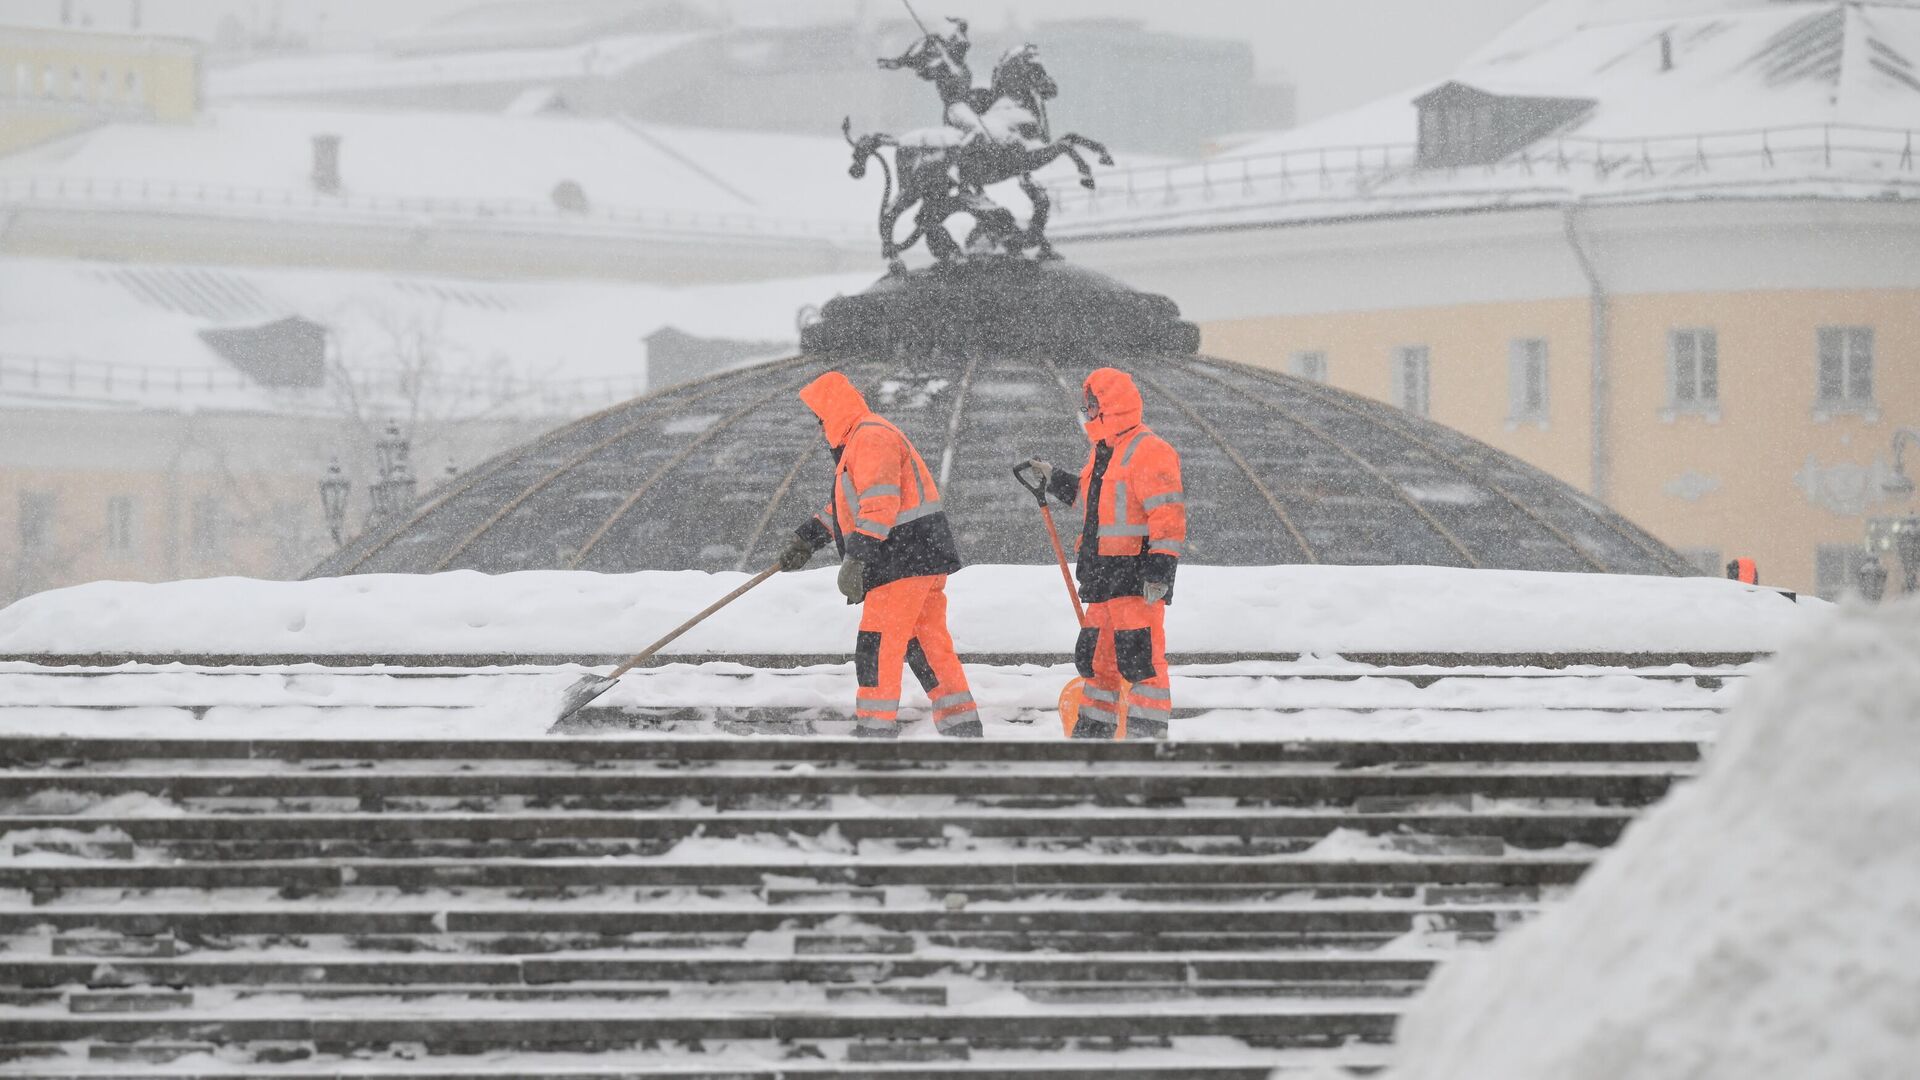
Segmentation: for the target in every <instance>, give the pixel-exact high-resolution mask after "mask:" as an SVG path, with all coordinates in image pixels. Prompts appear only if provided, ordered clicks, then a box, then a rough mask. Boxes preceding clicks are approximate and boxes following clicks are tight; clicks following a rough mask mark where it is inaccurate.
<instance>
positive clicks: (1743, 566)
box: [1727, 555, 1760, 585]
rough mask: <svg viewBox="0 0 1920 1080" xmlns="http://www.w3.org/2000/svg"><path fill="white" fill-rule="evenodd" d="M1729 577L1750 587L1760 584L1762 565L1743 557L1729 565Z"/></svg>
mask: <svg viewBox="0 0 1920 1080" xmlns="http://www.w3.org/2000/svg"><path fill="white" fill-rule="evenodd" d="M1727 576H1728V577H1730V578H1732V579H1733V580H1735V581H1739V582H1744V583H1745V584H1748V585H1758V584H1760V564H1759V563H1756V562H1754V561H1753V560H1752V559H1749V558H1747V557H1746V556H1744V555H1742V556H1741V557H1740V558H1737V559H1734V560H1732V561H1731V562H1729V563H1727Z"/></svg>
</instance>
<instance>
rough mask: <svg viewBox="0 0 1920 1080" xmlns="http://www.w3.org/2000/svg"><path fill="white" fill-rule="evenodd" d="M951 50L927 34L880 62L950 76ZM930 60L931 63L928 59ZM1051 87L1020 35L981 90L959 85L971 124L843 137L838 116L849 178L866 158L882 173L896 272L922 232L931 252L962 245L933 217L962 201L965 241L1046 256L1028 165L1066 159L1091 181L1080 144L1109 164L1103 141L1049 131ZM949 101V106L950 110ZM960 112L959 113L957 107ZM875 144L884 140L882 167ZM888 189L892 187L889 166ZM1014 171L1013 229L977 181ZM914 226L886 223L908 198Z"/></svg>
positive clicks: (887, 236) (1043, 194)
mask: <svg viewBox="0 0 1920 1080" xmlns="http://www.w3.org/2000/svg"><path fill="white" fill-rule="evenodd" d="M952 57H953V51H952V50H951V49H950V48H949V47H948V46H947V43H946V42H945V41H944V39H939V38H937V37H935V36H933V35H929V37H928V40H927V41H926V42H923V43H922V44H921V45H919V46H916V48H915V49H913V50H909V51H908V52H907V53H906V54H905V55H903V56H901V57H900V58H898V59H896V60H891V61H882V62H881V63H882V66H888V67H911V68H913V69H914V70H916V71H918V72H920V73H921V75H922V77H923V78H927V79H929V81H936V80H937V82H938V84H942V85H951V84H952V83H953V81H954V80H953V78H952V72H950V71H948V70H947V69H948V68H951V67H952V66H954V61H953V59H952ZM936 65H937V68H936ZM1059 92H1060V91H1059V87H1058V85H1057V84H1055V83H1054V81H1053V78H1052V77H1051V76H1050V75H1048V74H1047V69H1046V67H1045V65H1043V64H1042V63H1041V62H1040V54H1039V50H1038V49H1036V48H1035V47H1034V46H1032V45H1024V46H1021V47H1020V48H1017V49H1013V50H1010V51H1009V52H1008V53H1007V54H1006V55H1005V56H1003V57H1001V59H1000V62H999V63H998V64H997V65H995V66H994V69H993V84H992V86H991V87H990V88H989V89H987V90H984V91H981V90H971V91H969V100H968V101H967V102H966V104H967V105H968V106H969V107H970V108H969V109H968V110H967V112H970V113H971V114H972V116H970V117H967V119H969V120H972V119H974V118H975V117H977V124H973V125H971V126H972V130H963V129H962V128H960V127H956V126H946V127H938V128H923V129H920V130H917V131H911V132H908V133H906V134H905V135H901V136H897V137H896V136H891V135H884V134H872V135H864V136H861V137H860V138H858V139H855V138H854V137H853V121H852V119H851V118H849V119H847V120H846V121H844V122H842V124H841V125H840V130H841V133H842V134H844V135H845V136H846V139H847V142H848V143H849V144H850V145H851V146H852V147H853V164H852V166H851V167H850V168H849V169H848V170H847V171H848V173H849V174H851V175H852V176H853V177H854V178H855V179H859V178H861V177H864V176H865V175H866V173H867V161H868V159H870V158H871V159H873V160H876V161H878V162H879V163H880V168H881V170H882V172H883V173H884V174H885V176H886V180H887V186H886V191H885V193H884V194H883V195H882V198H881V204H880V250H881V254H882V255H884V256H885V257H886V259H887V261H888V263H889V264H890V265H891V267H892V269H893V270H894V272H896V273H900V272H904V271H905V270H906V264H905V263H904V262H902V261H901V258H900V256H901V253H902V252H903V251H906V250H907V249H909V248H911V247H912V246H913V245H914V243H915V242H916V241H917V240H919V239H920V238H921V237H923V236H924V237H925V239H926V242H927V249H928V250H929V251H931V252H932V253H933V255H934V257H935V258H938V259H941V260H943V261H944V260H948V259H952V258H954V257H955V256H957V255H959V254H960V253H961V251H962V250H963V249H962V248H961V246H960V244H959V243H957V242H956V241H955V240H954V239H953V236H952V234H950V233H949V232H947V230H946V227H945V225H944V224H943V222H944V221H945V220H946V219H947V218H948V217H950V216H951V215H953V214H956V213H959V212H961V211H966V212H968V213H971V214H973V215H974V217H975V219H976V221H977V222H978V225H977V226H976V228H975V229H974V232H973V234H972V235H971V236H969V238H968V241H969V243H968V246H969V247H970V248H976V249H977V248H978V247H979V246H980V245H981V244H982V243H983V242H985V243H989V244H993V245H997V246H999V247H1000V248H1002V249H1004V250H1006V251H1008V252H1011V253H1016V254H1017V253H1019V252H1021V251H1023V250H1025V249H1027V248H1034V249H1035V250H1036V252H1037V254H1038V255H1039V257H1041V258H1053V257H1055V256H1054V253H1053V247H1052V245H1051V244H1049V243H1048V242H1047V237H1046V227H1047V218H1048V215H1049V212H1050V211H1051V209H1052V200H1051V199H1050V198H1049V197H1048V195H1047V190H1046V188H1045V187H1043V186H1041V185H1040V184H1039V183H1038V182H1037V181H1035V180H1034V179H1033V173H1034V172H1036V171H1038V170H1039V169H1042V168H1045V167H1046V166H1047V165H1050V164H1052V163H1053V162H1054V161H1056V160H1058V159H1059V158H1061V157H1063V156H1064V157H1066V158H1068V159H1069V160H1071V161H1072V162H1073V163H1074V166H1075V168H1076V169H1078V171H1079V173H1080V184H1081V186H1082V187H1086V188H1092V187H1093V186H1094V179H1093V168H1092V166H1090V165H1089V164H1088V163H1087V160H1086V159H1085V158H1083V157H1081V156H1080V150H1082V149H1085V150H1088V151H1091V152H1092V153H1094V154H1095V155H1097V160H1098V161H1099V162H1100V164H1102V165H1112V164H1113V157H1112V155H1111V154H1109V153H1108V152H1107V148H1106V147H1105V146H1102V145H1101V144H1100V143H1098V142H1095V141H1094V140H1092V139H1089V138H1086V137H1084V136H1082V135H1078V134H1073V133H1068V134H1066V135H1062V136H1061V137H1060V138H1058V139H1054V138H1052V137H1051V133H1050V132H1049V130H1048V125H1047V119H1046V116H1047V112H1046V103H1047V102H1048V101H1049V100H1051V99H1053V98H1054V97H1056V96H1058V94H1059ZM952 111H953V110H951V108H949V112H950V114H951V112H952ZM963 115H964V114H963ZM881 147H892V148H893V149H894V155H893V166H892V167H889V165H888V161H887V157H886V155H884V154H882V153H881V152H880V149H881ZM896 169H897V172H898V190H897V191H896V190H895V170H896ZM1016 177H1017V178H1018V179H1019V183H1020V190H1021V191H1023V192H1025V193H1026V195H1027V198H1028V199H1030V200H1031V201H1032V202H1033V216H1032V218H1031V219H1030V220H1029V222H1028V224H1027V227H1026V228H1025V229H1021V228H1020V227H1019V226H1018V225H1017V223H1015V221H1014V219H1013V214H1012V213H1011V212H1009V211H1008V210H1006V209H1005V208H1004V207H1001V206H999V205H998V204H996V203H994V202H993V200H991V199H989V198H987V197H986V195H985V191H984V189H985V188H987V187H988V186H989V185H992V184H997V183H1000V182H1001V181H1003V180H1011V179H1014V178H1016ZM916 204H917V205H919V207H920V210H919V212H918V213H917V214H915V216H914V228H913V231H912V232H911V233H909V234H908V236H907V237H906V239H904V240H899V239H896V237H895V235H894V233H895V230H896V228H897V226H898V225H899V222H900V219H901V218H902V217H903V216H905V215H906V213H907V211H908V210H910V209H912V208H913V207H914V206H915V205H916Z"/></svg>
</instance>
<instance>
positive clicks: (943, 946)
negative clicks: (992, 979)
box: [7, 916, 1497, 959]
mask: <svg viewBox="0 0 1920 1080" xmlns="http://www.w3.org/2000/svg"><path fill="white" fill-rule="evenodd" d="M1087 921H1088V924H1089V925H1090V926H1094V927H1097V926H1098V925H1099V919H1098V917H1097V916H1095V917H1091V918H1089V919H1088V920H1087ZM1190 925H1197V924H1190ZM1411 932H1413V931H1412V930H1410V929H1407V928H1402V929H1399V930H1379V931H1363V930H1356V931H1339V930H1299V931H1275V932H1264V933H1263V932H1240V931H1227V930H1220V931H1207V930H1195V929H1188V930H1185V931H1176V930H1165V931H1157V932H1154V931H1138V932H1132V933H1126V932H1108V931H1101V930H1098V929H1094V930H1088V931H1084V932H1072V931H1033V932H1022V931H975V932H966V931H956V932H937V931H935V932H927V933H923V934H912V935H903V934H888V933H882V932H875V931H863V930H860V929H859V928H857V927H848V928H846V929H844V930H842V931H840V932H835V933H799V934H794V935H792V944H791V948H792V951H793V953H794V955H797V956H851V955H859V956H875V957H878V956H915V955H919V954H921V953H922V952H937V951H938V950H960V951H965V952H970V953H980V952H1003V953H1016V952H1048V953H1057V954H1060V955H1073V954H1079V953H1102V954H1117V953H1153V952H1178V953H1242V952H1269V953H1275V954H1279V953H1325V952H1330V951H1366V950H1370V949H1378V948H1381V947H1383V946H1386V945H1389V944H1392V943H1394V942H1395V941H1397V940H1398V939H1400V938H1402V937H1405V936H1406V935H1407V934H1408V933H1411ZM1421 932H1423V933H1425V932H1432V933H1444V934H1447V935H1450V936H1451V938H1452V939H1453V940H1455V941H1474V942H1478V941H1489V940H1492V938H1493V937H1494V935H1495V934H1496V933H1497V931H1496V930H1493V929H1470V928H1459V927H1452V926H1448V925H1445V924H1441V925H1437V926H1434V927H1431V928H1423V929H1422V930H1421ZM769 933H772V932H771V931H770V932H769ZM47 940H48V939H45V938H16V939H13V940H11V941H9V942H7V944H8V945H9V946H13V947H31V946H32V945H34V944H35V943H36V942H45V941H47ZM286 940H287V937H286V936H285V935H278V934H274V935H265V934H262V935H248V934H239V935H231V936H227V935H222V936H219V937H206V938H200V939H198V940H196V941H193V942H185V941H175V940H174V939H167V938H161V939H158V941H159V942H164V943H165V945H164V951H161V952H159V953H150V952H144V951H138V950H141V949H143V948H145V946H146V944H147V942H146V941H145V940H144V939H139V938H129V939H116V938H102V937H97V936H86V937H78V938H69V937H55V938H53V939H51V944H52V946H53V950H54V955H56V956H76V957H79V956H85V957H98V958H103V959H119V958H123V957H127V956H136V957H147V956H154V955H159V956H168V955H179V954H182V953H191V954H193V955H203V956H204V955H211V954H218V953H226V952H236V953H254V952H263V951H270V950H271V949H273V948H275V947H277V946H278V945H279V944H280V943H282V942H285V941H286ZM301 945H302V947H304V948H309V949H313V950H316V951H321V952H327V953H334V954H339V955H354V954H359V953H375V954H382V955H390V954H394V953H407V954H418V953H434V952H438V953H448V954H451V953H470V954H476V955H487V954H498V955H505V956H557V955H572V954H578V953H584V952H594V953H601V954H633V955H645V954H649V953H655V952H669V953H680V952H688V951H700V952H703V953H705V954H707V955H709V956H715V957H720V956H726V955H729V954H747V955H758V954H760V953H762V952H764V951H765V950H766V949H767V947H768V943H767V942H766V941H764V940H761V939H760V938H759V936H757V935H753V934H745V933H739V934H725V933H710V934H694V933H682V934H623V935H608V936H597V935H584V934H580V935H567V934H557V933H553V934H539V935H533V934H520V935H511V936H506V935H472V934H468V935H440V936H434V937H426V936H420V935H361V936H355V937H351V938H340V937H333V936H330V935H314V936H311V937H307V938H303V939H302V940H301Z"/></svg>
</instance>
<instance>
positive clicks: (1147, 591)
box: [1140, 581, 1171, 604]
mask: <svg viewBox="0 0 1920 1080" xmlns="http://www.w3.org/2000/svg"><path fill="white" fill-rule="evenodd" d="M1170 589H1171V586H1169V585H1168V584H1167V583H1166V582H1164V581H1149V582H1147V583H1146V584H1145V585H1143V586H1141V588H1140V596H1141V598H1142V599H1144V600H1145V601H1146V602H1147V603H1149V604H1157V603H1159V602H1160V601H1162V600H1165V599H1166V598H1167V592H1168V591H1169V590H1170Z"/></svg>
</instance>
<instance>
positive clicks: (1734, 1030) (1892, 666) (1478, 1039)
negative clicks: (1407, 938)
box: [1391, 600, 1920, 1080]
mask: <svg viewBox="0 0 1920 1080" xmlns="http://www.w3.org/2000/svg"><path fill="white" fill-rule="evenodd" d="M1725 731H1726V735H1725V738H1724V740H1723V742H1722V743H1721V746H1720V749H1719V751H1718V752H1717V753H1716V754H1715V755H1714V757H1713V759H1712V761H1711V762H1710V764H1709V767H1708V768H1707V770H1706V772H1705V773H1704V774H1703V776H1702V777H1701V778H1700V779H1699V780H1697V781H1695V782H1694V783H1693V784H1691V785H1689V786H1687V787H1685V788H1683V789H1681V790H1680V791H1678V792H1677V793H1676V794H1674V795H1673V796H1672V797H1670V798H1669V799H1667V801H1666V802H1664V803H1662V804H1661V805H1660V806H1659V807H1657V808H1656V809H1654V810H1653V811H1652V812H1650V813H1649V814H1647V815H1646V817H1644V818H1643V819H1642V820H1641V821H1640V822H1639V823H1638V824H1636V825H1635V826H1634V827H1633V828H1632V829H1631V830H1630V831H1629V832H1628V833H1627V835H1626V837H1625V839H1624V840H1623V841H1622V842H1621V844H1620V846H1619V847H1618V848H1616V849H1615V850H1614V851H1613V852H1612V853H1611V854H1609V855H1608V856H1607V857H1606V858H1604V859H1603V860H1601V862H1600V864H1599V865H1598V867H1597V868H1596V869H1595V870H1594V871H1593V872H1592V873H1591V874H1589V876H1588V877H1587V878H1586V880H1584V881H1583V882H1582V883H1581V884H1580V886H1579V887H1578V888H1577V889H1576V890H1575V891H1574V894H1573V896H1572V898H1571V900H1570V901H1568V902H1567V903H1566V904H1565V905H1564V906H1562V907H1559V908H1556V909H1554V910H1552V911H1551V912H1549V913H1548V914H1547V915H1545V916H1544V917H1542V918H1541V919H1539V920H1538V921H1536V922H1533V923H1530V924H1528V925H1526V926H1525V927H1523V928H1521V929H1520V930H1518V931H1516V932H1514V933H1512V934H1510V935H1508V936H1507V937H1505V938H1503V939H1502V940H1501V941H1500V942H1499V944H1498V945H1496V946H1495V947H1494V948H1492V949H1490V950H1489V951H1487V952H1486V953H1482V954H1477V955H1470V956H1464V957H1461V958H1460V959H1457V960H1454V961H1451V962H1450V963H1449V964H1448V965H1447V966H1446V967H1444V968H1443V969H1442V970H1441V972H1440V974H1439V976H1438V977H1437V978H1436V979H1435V981H1434V983H1433V984H1432V986H1431V987H1430V988H1429V989H1428V991H1427V993H1426V995H1425V997H1423V998H1422V999H1421V1001H1420V1002H1419V1004H1418V1005H1417V1006H1416V1007H1415V1009H1414V1011H1413V1012H1412V1013H1411V1014H1410V1015H1409V1016H1408V1017H1407V1019H1406V1020H1405V1022H1404V1023H1403V1024H1402V1026H1401V1031H1400V1041H1401V1045H1400V1051H1399V1054H1398V1057H1399V1059H1400V1060H1401V1061H1402V1062H1403V1063H1404V1064H1403V1065H1401V1066H1400V1067H1399V1068H1398V1069H1397V1070H1396V1071H1395V1072H1393V1073H1392V1074H1391V1075H1392V1076H1393V1077H1394V1078H1395V1080H1455V1078H1459V1077H1474V1078H1475V1080H1540V1078H1542V1077H1553V1078H1555V1080H1681V1078H1683V1077H1684V1078H1686V1080H1722V1078H1724V1080H1766V1078H1774V1077H1778V1078H1780V1080H1809V1078H1815V1077H1848V1078H1854V1080H1864V1078H1876V1077H1878V1078H1887V1080H1893V1078H1895V1077H1910V1076H1913V1075H1914V1069H1915V1062H1917V1061H1920V784H1917V783H1916V782H1915V777H1916V776H1920V603H1916V602H1914V601H1911V600H1909V601H1907V602H1904V603H1900V604H1890V605H1888V606H1886V607H1885V608H1882V609H1880V610H1877V611H1867V610H1860V611H1850V612H1847V613H1845V614H1844V615H1843V616H1842V617H1840V618H1836V619H1834V620H1832V621H1831V622H1830V623H1828V624H1827V625H1826V626H1825V627H1824V628H1823V630H1822V632H1821V633H1820V634H1819V635H1818V637H1809V638H1808V639H1806V640H1805V641H1803V642H1800V643H1798V644H1797V645H1796V646H1794V647H1792V648H1790V649H1789V650H1788V651H1787V652H1786V653H1784V654H1782V655H1781V656H1780V657H1779V658H1778V659H1777V660H1776V661H1775V663H1774V664H1773V665H1772V666H1771V667H1770V668H1769V670H1767V671H1766V672H1764V673H1763V674H1762V675H1761V676H1759V677H1757V678H1755V679H1754V681H1753V682H1752V684H1750V685H1749V687H1748V688H1747V690H1746V691H1745V692H1744V694H1743V696H1742V697H1741V699H1740V704H1739V705H1737V706H1736V708H1735V710H1734V712H1733V713H1732V714H1730V715H1729V717H1728V723H1727V725H1726V728H1725Z"/></svg>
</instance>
